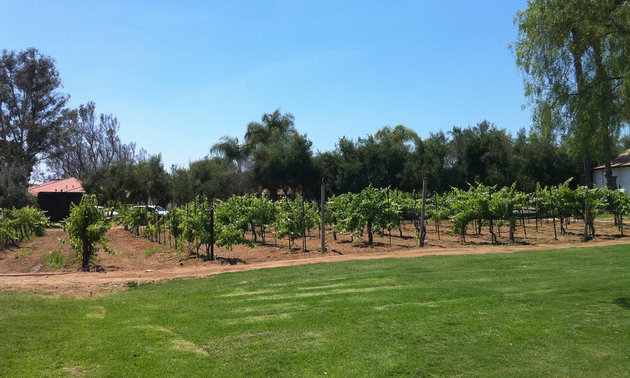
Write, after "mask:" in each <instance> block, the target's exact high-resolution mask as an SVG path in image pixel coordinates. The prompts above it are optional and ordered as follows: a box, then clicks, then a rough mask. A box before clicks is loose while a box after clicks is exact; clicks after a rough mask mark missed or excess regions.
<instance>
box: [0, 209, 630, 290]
mask: <svg viewBox="0 0 630 378" xmlns="http://www.w3.org/2000/svg"><path fill="white" fill-rule="evenodd" d="M535 224H536V222H535V221H534V220H526V221H525V222H524V223H522V222H519V227H518V229H517V233H516V237H517V242H516V243H514V244H509V243H507V232H508V230H507V227H503V228H502V229H501V237H499V239H498V241H499V244H498V245H497V244H491V236H490V234H489V232H488V229H487V227H483V229H482V233H481V234H479V235H476V234H474V233H473V231H471V230H469V233H468V235H467V236H466V242H461V241H460V238H459V236H458V235H450V234H448V231H449V226H450V224H449V223H448V222H444V224H443V225H442V226H441V227H440V232H439V235H438V232H437V230H436V228H435V226H434V224H433V223H431V224H430V225H429V226H428V227H427V231H428V234H427V239H426V244H425V247H424V248H419V247H418V241H417V240H416V239H415V238H414V235H415V230H414V228H413V225H412V223H411V222H406V223H405V224H403V227H402V237H401V234H400V231H399V230H397V229H395V230H392V231H391V237H390V235H389V232H388V231H387V230H385V235H383V236H378V235H375V236H374V243H373V244H372V245H368V244H367V235H365V236H364V237H362V238H356V237H355V238H352V237H351V236H349V235H337V238H336V240H334V238H333V234H332V232H330V230H328V232H327V236H326V239H327V240H326V244H327V251H326V252H324V253H321V252H319V251H318V249H319V248H320V245H321V242H320V239H319V237H318V231H317V230H313V231H312V235H311V236H310V237H307V238H306V251H303V250H302V249H301V247H302V246H303V240H302V239H300V240H297V241H296V245H297V246H299V247H300V248H296V245H293V246H292V248H289V245H288V240H287V239H286V238H285V239H284V240H274V239H273V238H272V235H271V233H268V234H267V235H266V238H265V243H262V241H261V238H260V237H258V240H257V241H256V247H255V248H249V247H247V246H240V245H239V246H235V247H234V250H232V251H230V250H227V249H225V248H216V247H215V253H216V255H217V256H218V259H217V260H216V261H206V260H205V259H204V258H201V257H198V256H196V255H191V254H189V253H188V252H180V253H177V251H176V250H175V248H174V247H173V246H172V243H170V242H169V241H166V243H162V244H160V243H157V242H152V241H149V240H146V239H144V238H141V237H135V236H134V235H133V234H131V233H129V232H127V231H125V230H124V229H123V228H122V227H118V226H114V227H112V229H111V230H110V231H109V233H108V234H107V238H108V239H110V240H111V242H110V246H111V247H112V249H113V250H114V251H115V252H117V254H116V255H109V254H107V253H105V252H102V251H101V252H100V253H99V254H98V256H97V258H96V264H97V265H98V269H97V271H95V272H87V273H86V272H81V271H79V270H78V265H77V264H74V261H75V253H74V251H73V250H72V249H71V248H70V246H69V245H67V244H63V243H61V241H60V240H59V239H62V238H66V237H67V235H66V234H65V233H64V231H63V230H61V229H48V230H46V233H45V235H44V236H41V237H37V238H34V239H32V240H30V241H28V242H24V243H22V244H20V245H17V246H10V247H8V248H5V249H4V250H2V251H0V290H20V291H34V292H38V293H43V294H50V295H54V296H56V297H58V296H71V297H89V296H96V295H102V294H106V293H110V292H115V291H120V290H124V289H125V288H126V287H128V286H129V285H134V284H136V283H140V282H147V281H158V280H164V279H173V278H182V277H199V276H206V275H210V274H217V273H223V272H234V271H243V270H251V269H261V268H268V267H279V266H293V265H300V264H309V263H318V262H333V261H346V260H356V259H374V258H393V257H415V256H422V255H442V254H480V253H509V252H515V251H520V250H541V249H552V248H568V247H580V246H595V245H609V244H626V243H630V239H629V238H627V237H625V236H621V235H620V234H619V232H618V230H617V227H615V226H614V224H613V221H612V219H601V220H597V221H596V224H595V228H596V231H597V233H598V236H597V237H595V239H593V240H591V241H589V242H588V243H583V242H582V234H581V233H582V232H583V230H584V225H583V223H582V222H579V221H574V222H571V223H570V224H569V225H567V227H566V231H567V232H566V233H565V234H560V228H559V226H557V234H558V240H554V230H553V224H552V222H551V221H546V220H545V221H543V222H542V223H540V222H538V226H537V228H536V226H535ZM471 229H472V227H471ZM495 232H496V230H495ZM497 234H498V233H497ZM248 237H249V238H250V239H251V238H252V235H251V234H250V235H249V236H248ZM53 251H60V252H61V254H62V255H63V256H64V257H66V258H67V259H68V260H69V261H70V263H71V265H69V266H66V267H64V268H61V269H59V270H55V271H53V270H50V269H49V268H48V267H47V266H46V264H45V256H46V255H47V254H49V253H52V252H53Z"/></svg>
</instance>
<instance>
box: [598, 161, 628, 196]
mask: <svg viewBox="0 0 630 378" xmlns="http://www.w3.org/2000/svg"><path fill="white" fill-rule="evenodd" d="M612 171H613V176H617V187H620V188H621V189H626V193H628V191H629V189H630V167H617V168H613V169H612ZM593 183H594V184H595V185H596V186H597V187H598V188H603V187H604V186H606V175H605V170H604V169H595V170H593Z"/></svg>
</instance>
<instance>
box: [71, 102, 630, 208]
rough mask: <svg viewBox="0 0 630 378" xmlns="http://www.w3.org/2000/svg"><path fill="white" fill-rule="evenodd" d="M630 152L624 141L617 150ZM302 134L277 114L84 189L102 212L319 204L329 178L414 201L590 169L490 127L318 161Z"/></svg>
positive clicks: (577, 175) (112, 169)
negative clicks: (260, 199) (244, 200)
mask: <svg viewBox="0 0 630 378" xmlns="http://www.w3.org/2000/svg"><path fill="white" fill-rule="evenodd" d="M624 142H627V141H626V140H625V139H623V138H622V139H621V140H620V141H619V143H618V146H617V149H618V150H622V149H624V148H625V147H626V146H624V145H623V143H624ZM311 148H312V142H311V141H310V140H309V139H308V138H307V137H306V135H305V134H300V133H298V131H297V129H296V128H295V125H294V117H293V116H292V115H291V114H289V113H287V114H281V113H280V111H279V110H276V111H275V112H273V113H271V114H265V115H263V117H262V122H251V123H250V124H248V125H247V130H246V133H245V136H244V139H243V142H242V143H241V142H239V139H238V138H235V137H223V138H221V140H220V142H219V143H217V144H215V145H213V146H212V147H211V148H210V155H209V156H207V157H206V158H204V159H201V160H198V161H195V162H192V163H190V164H189V166H188V167H176V166H173V167H172V168H171V170H170V172H167V170H166V169H165V168H164V166H163V163H162V161H161V157H160V155H156V156H152V157H146V158H142V159H140V160H139V161H131V160H119V161H117V162H115V163H113V164H110V165H109V166H107V167H100V168H97V169H94V170H89V171H87V172H86V173H85V174H84V175H82V177H81V179H83V181H84V187H85V189H86V190H87V191H88V192H90V193H95V194H97V195H98V196H99V198H100V201H101V202H102V203H108V202H109V203H110V204H111V203H116V202H118V203H125V202H127V203H129V202H139V203H148V202H152V203H156V204H160V205H163V206H166V205H167V204H170V203H172V204H175V205H182V204H185V203H188V202H191V201H193V200H194V198H195V197H196V196H198V195H202V196H206V197H208V198H218V199H227V198H229V197H230V196H231V195H234V194H235V195H242V194H245V193H267V194H268V195H269V197H270V198H271V199H276V198H277V197H278V195H282V194H287V195H289V196H292V195H293V194H298V193H299V194H301V195H302V196H303V197H304V198H307V199H309V198H310V199H318V196H319V188H320V183H321V180H322V178H323V179H324V182H325V183H326V190H327V194H328V195H333V194H334V195H339V194H342V193H348V192H351V193H358V192H361V191H362V190H363V189H365V188H367V187H368V186H369V185H372V186H374V187H379V188H384V187H391V188H392V189H400V190H403V191H409V192H411V191H413V190H418V189H421V188H422V179H423V177H424V176H425V175H426V177H427V179H428V182H429V189H430V190H431V191H432V192H437V193H445V192H447V191H449V190H450V189H451V188H453V187H454V188H461V189H465V188H468V184H469V183H480V184H483V185H487V186H494V185H497V187H504V186H511V185H512V184H513V183H516V189H518V190H520V191H524V192H533V191H534V190H535V189H536V185H537V183H540V184H541V185H542V186H557V185H559V184H561V183H563V182H565V181H566V180H568V179H570V178H572V179H573V180H572V183H574V184H573V185H574V186H577V185H579V184H580V183H583V182H585V178H584V177H583V174H582V168H583V167H582V162H580V161H579V159H576V158H574V157H572V156H571V154H570V151H569V147H568V146H567V145H566V144H563V143H562V142H560V139H558V138H556V137H555V136H553V135H543V134H542V133H540V132H537V131H536V130H530V131H529V132H526V131H525V130H521V131H519V132H518V133H517V135H516V136H512V135H510V133H509V132H508V131H506V130H505V129H500V128H498V127H496V126H495V125H493V124H491V123H489V122H487V121H483V122H480V123H479V124H477V125H475V126H469V127H466V128H460V127H453V128H452V130H450V131H448V132H442V131H440V132H436V133H431V134H430V137H429V138H426V139H424V140H423V139H421V138H420V137H418V135H417V134H416V133H415V132H414V131H413V130H411V129H408V128H406V127H404V126H402V125H399V126H396V127H394V128H391V127H384V128H382V129H380V130H378V131H376V133H374V134H373V135H368V136H366V137H364V138H362V137H360V138H358V139H356V140H353V139H348V138H346V137H343V138H341V139H339V141H338V143H337V145H336V148H335V149H334V150H333V151H327V152H319V153H316V154H315V153H313V151H312V149H311Z"/></svg>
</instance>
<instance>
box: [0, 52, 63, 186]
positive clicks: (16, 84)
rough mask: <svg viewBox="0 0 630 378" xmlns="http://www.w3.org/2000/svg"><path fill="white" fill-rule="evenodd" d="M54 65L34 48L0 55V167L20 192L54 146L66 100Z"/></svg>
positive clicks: (61, 124)
mask: <svg viewBox="0 0 630 378" xmlns="http://www.w3.org/2000/svg"><path fill="white" fill-rule="evenodd" d="M60 88H61V79H60V78H59V72H58V71H57V69H56V68H55V61H54V59H52V58H51V57H49V56H45V55H43V54H41V53H40V52H39V51H38V50H37V49H35V48H29V49H27V50H24V51H20V52H15V51H8V50H2V54H1V56H0V168H1V169H2V170H3V171H4V170H5V169H6V170H9V169H10V170H11V171H12V172H14V173H15V174H13V175H12V176H11V177H10V180H11V181H14V182H15V183H16V185H17V187H18V188H19V190H21V191H23V192H24V193H25V192H26V188H27V185H28V179H29V176H30V175H31V172H32V171H33V168H34V167H35V165H36V164H37V163H38V162H39V161H41V160H44V159H46V158H47V157H48V155H49V153H50V152H51V151H52V150H53V148H54V146H56V145H57V143H58V142H59V138H60V136H61V133H62V130H63V122H64V119H66V117H67V112H66V110H65V108H64V107H65V104H66V102H67V101H68V98H69V96H68V95H66V94H63V93H60V92H59V89H60Z"/></svg>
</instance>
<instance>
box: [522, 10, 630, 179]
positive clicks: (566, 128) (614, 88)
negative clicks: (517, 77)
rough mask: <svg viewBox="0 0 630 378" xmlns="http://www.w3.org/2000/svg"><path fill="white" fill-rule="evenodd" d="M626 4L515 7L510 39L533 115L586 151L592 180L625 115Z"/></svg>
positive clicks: (609, 154)
mask: <svg viewBox="0 0 630 378" xmlns="http://www.w3.org/2000/svg"><path fill="white" fill-rule="evenodd" d="M629 7H630V4H629V3H628V2H627V1H623V0H534V1H530V2H529V3H528V5H527V8H526V9H525V10H524V11H521V12H518V13H517V15H516V18H515V22H516V23H517V24H518V27H519V31H518V40H517V42H516V43H514V44H513V45H512V48H513V50H514V52H515V55H516V63H517V66H518V67H519V69H521V70H522V72H523V74H524V81H525V95H526V96H527V97H528V98H529V100H530V105H531V106H532V107H533V111H534V117H533V119H534V122H535V124H536V125H537V126H538V127H540V128H542V129H543V130H545V129H546V130H556V131H560V132H561V133H562V135H564V136H565V137H566V138H567V139H568V141H569V145H570V146H572V152H573V154H574V156H576V157H583V159H584V174H585V181H586V182H585V183H586V184H587V185H589V186H591V185H592V166H593V163H594V162H595V161H601V162H604V163H605V164H606V180H607V184H608V185H609V186H611V185H612V184H613V180H612V169H611V166H610V161H611V160H612V159H613V158H614V155H615V148H614V147H615V144H616V140H617V139H618V138H619V134H620V129H621V127H622V126H623V125H625V124H626V123H627V121H628V119H629V117H628V116H629V115H630V114H629V112H628V110H627V106H628V93H629V92H630V91H629V90H628V89H629V87H628V73H630V69H629V68H630V65H629V63H628V60H629V59H630V51H629V50H628V43H629V42H630V41H629V40H628V38H629V37H630V32H629V31H630V18H629V15H630V12H629V9H628V8H629Z"/></svg>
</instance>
